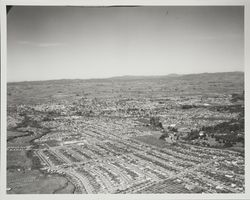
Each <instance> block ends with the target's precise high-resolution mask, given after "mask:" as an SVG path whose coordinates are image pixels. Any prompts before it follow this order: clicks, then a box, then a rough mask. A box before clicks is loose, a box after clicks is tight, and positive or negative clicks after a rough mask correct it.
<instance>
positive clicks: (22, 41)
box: [17, 40, 65, 47]
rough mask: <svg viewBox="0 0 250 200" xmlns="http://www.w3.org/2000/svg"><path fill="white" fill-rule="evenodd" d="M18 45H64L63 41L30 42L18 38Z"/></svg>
mask: <svg viewBox="0 0 250 200" xmlns="http://www.w3.org/2000/svg"><path fill="white" fill-rule="evenodd" d="M17 43H18V44H20V45H28V46H34V47H57V46H64V45H65V43H60V42H48V43H46V42H31V41H26V40H20V41H18V42H17Z"/></svg>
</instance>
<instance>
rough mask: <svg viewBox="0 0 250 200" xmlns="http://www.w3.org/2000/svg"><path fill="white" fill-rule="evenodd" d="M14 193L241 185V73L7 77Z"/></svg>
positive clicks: (230, 188)
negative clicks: (14, 80)
mask: <svg viewBox="0 0 250 200" xmlns="http://www.w3.org/2000/svg"><path fill="white" fill-rule="evenodd" d="M7 112H8V135H7V138H8V149H7V155H8V157H7V160H8V162H7V172H8V173H7V187H8V188H7V190H8V193H11V194H14V193H202V192H204V193H244V191H245V185H244V182H245V171H244V166H245V159H244V148H245V147H244V138H245V136H244V135H245V132H244V73H242V72H229V73H215V74H208V73H204V74H192V75H176V76H160V77H157V76H155V77H130V76H125V77H114V78H109V79H90V80H55V81H37V82H19V83H8V110H7Z"/></svg>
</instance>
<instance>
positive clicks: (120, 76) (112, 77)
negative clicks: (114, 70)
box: [6, 71, 244, 84]
mask: <svg viewBox="0 0 250 200" xmlns="http://www.w3.org/2000/svg"><path fill="white" fill-rule="evenodd" d="M219 73H244V71H224V72H221V71H220V72H201V73H184V74H178V73H169V74H164V75H129V74H126V75H117V76H109V77H102V78H98V77H93V78H58V79H44V80H23V81H6V83H7V84H8V83H24V82H43V81H60V80H103V79H114V78H122V77H144V78H147V77H163V76H171V75H176V76H185V75H199V74H219Z"/></svg>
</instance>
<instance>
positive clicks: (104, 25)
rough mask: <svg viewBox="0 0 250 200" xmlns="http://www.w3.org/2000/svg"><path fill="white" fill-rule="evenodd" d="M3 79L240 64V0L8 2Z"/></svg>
mask: <svg viewBox="0 0 250 200" xmlns="http://www.w3.org/2000/svg"><path fill="white" fill-rule="evenodd" d="M7 36H8V37H7V49H8V50H7V54H8V60H7V61H8V66H7V80H8V82H17V81H34V80H55V79H89V78H108V77H116V76H130V75H134V76H154V75H168V74H193V73H205V72H207V73H213V72H228V71H244V8H243V7H242V6H197V7H195V6H181V7H178V6H162V7H119V8H118V7H98V8H96V7H45V6H32V7H28V6H15V7H13V8H12V10H11V11H10V12H9V14H8V19H7Z"/></svg>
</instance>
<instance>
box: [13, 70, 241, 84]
mask: <svg viewBox="0 0 250 200" xmlns="http://www.w3.org/2000/svg"><path fill="white" fill-rule="evenodd" d="M214 75H244V72H241V71H235V72H215V73H207V72H205V73H197V74H175V73H172V74H168V75H152V76H144V75H142V76H134V75H124V76H114V77H109V78H88V79H55V80H37V81H20V82H19V83H22V82H44V81H50V82H71V81H81V80H85V81H98V80H100V81H101V80H137V79H138V80H140V79H157V78H161V79H164V78H180V77H181V78H188V79H189V78H192V77H194V78H195V77H199V76H200V77H207V76H214ZM8 83H18V82H8Z"/></svg>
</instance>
